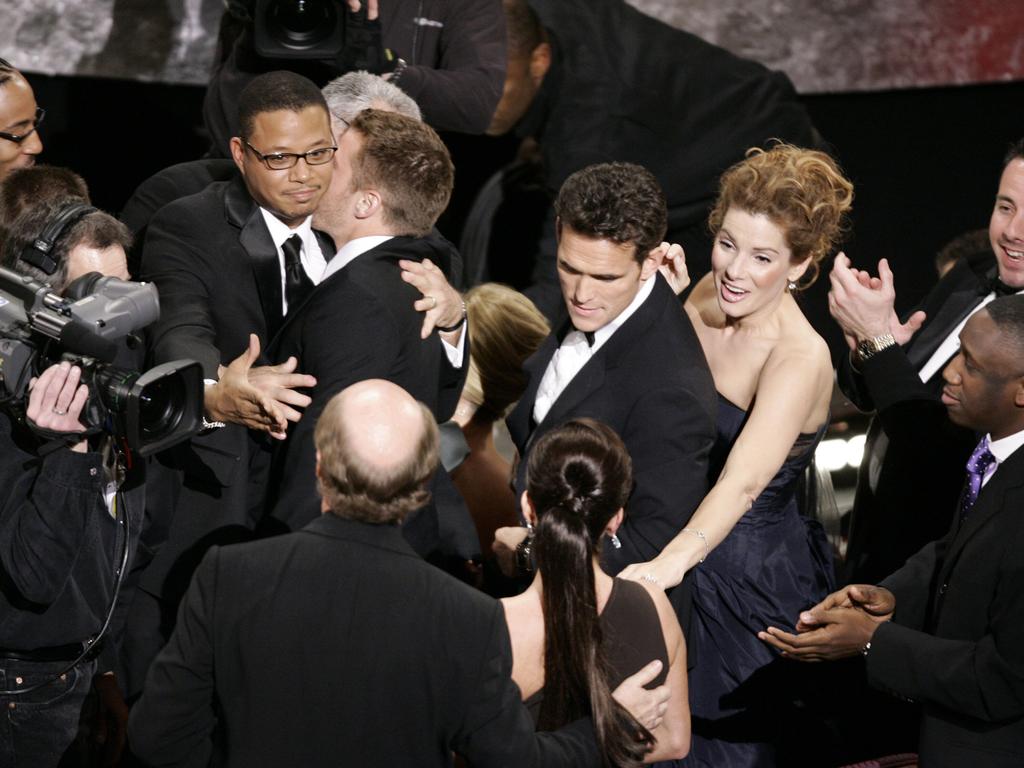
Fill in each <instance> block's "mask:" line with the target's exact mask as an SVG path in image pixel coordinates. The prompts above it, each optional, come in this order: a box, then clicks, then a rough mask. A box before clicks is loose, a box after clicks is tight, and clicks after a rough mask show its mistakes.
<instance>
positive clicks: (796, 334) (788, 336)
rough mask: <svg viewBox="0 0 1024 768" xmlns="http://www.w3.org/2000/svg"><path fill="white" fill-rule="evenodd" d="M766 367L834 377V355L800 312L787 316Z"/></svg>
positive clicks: (795, 373) (798, 373)
mask: <svg viewBox="0 0 1024 768" xmlns="http://www.w3.org/2000/svg"><path fill="white" fill-rule="evenodd" d="M765 367H766V368H769V367H771V368H775V369H780V370H786V369H793V371H794V375H807V374H808V373H814V374H817V375H825V376H826V377H828V378H831V376H832V355H831V352H829V348H828V344H826V343H825V340H824V339H823V338H822V337H821V336H820V335H819V334H818V332H817V331H815V330H814V327H813V326H812V325H811V324H810V323H809V322H807V318H805V317H804V316H803V314H802V313H799V312H797V313H796V314H795V315H794V316H793V317H791V318H788V319H787V321H786V323H785V325H784V327H783V333H782V334H781V335H780V336H779V340H778V342H777V343H776V344H775V345H774V347H773V348H772V351H771V353H770V354H769V356H768V360H767V361H766V364H765Z"/></svg>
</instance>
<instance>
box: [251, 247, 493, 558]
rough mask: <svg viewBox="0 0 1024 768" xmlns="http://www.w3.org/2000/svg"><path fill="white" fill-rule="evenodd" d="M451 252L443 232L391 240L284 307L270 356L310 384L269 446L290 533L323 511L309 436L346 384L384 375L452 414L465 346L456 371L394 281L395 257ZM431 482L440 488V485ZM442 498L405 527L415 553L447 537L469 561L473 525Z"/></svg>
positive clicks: (272, 500)
mask: <svg viewBox="0 0 1024 768" xmlns="http://www.w3.org/2000/svg"><path fill="white" fill-rule="evenodd" d="M452 251H453V246H452V245H451V243H449V242H448V241H447V240H445V239H444V238H443V237H441V236H440V235H435V234H431V235H428V236H426V237H420V238H412V237H395V238H392V239H391V240H388V241H387V242H385V243H383V244H381V245H379V246H377V247H376V248H373V249H371V250H369V251H366V252H365V253H363V254H361V255H359V256H357V257H356V258H355V260H354V261H352V262H351V263H349V264H348V265H346V266H345V267H344V268H343V269H341V270H340V271H338V272H335V273H334V274H333V275H331V276H330V277H329V278H327V279H326V280H324V282H322V283H321V284H320V285H319V286H317V288H316V290H315V291H313V293H312V295H311V296H310V297H309V299H308V300H307V301H306V302H305V303H304V304H303V305H302V307H300V308H299V309H298V310H297V311H296V312H294V313H289V317H288V320H287V322H286V323H285V326H284V327H283V328H282V330H281V332H280V333H279V334H278V336H277V338H276V339H275V340H274V342H273V344H272V346H271V356H272V357H273V358H274V359H277V358H280V359H285V358H286V357H288V356H290V355H295V356H296V357H297V358H298V359H299V360H301V361H302V370H303V371H304V372H305V373H308V374H311V375H313V376H315V377H316V380H317V384H316V386H315V387H314V388H313V390H312V391H311V392H310V393H309V394H310V396H311V397H312V398H313V402H312V403H311V404H310V406H309V407H308V408H306V410H305V413H304V414H303V416H302V419H301V420H300V421H299V423H298V424H295V425H293V426H292V427H291V428H290V429H289V432H288V439H287V440H286V441H285V442H284V444H283V445H279V446H276V448H275V455H274V469H273V472H272V475H271V481H270V483H269V487H270V492H269V496H268V499H267V504H268V509H270V510H272V515H273V517H274V518H275V519H277V520H279V521H281V522H283V523H285V524H286V525H287V527H288V529H289V530H297V529H299V528H301V527H302V526H304V525H305V524H306V523H308V522H309V521H310V520H313V519H315V518H316V517H318V516H319V515H320V496H319V494H318V493H317V488H316V480H315V473H314V468H315V466H316V450H315V446H314V444H313V432H314V429H315V427H316V421H317V419H318V418H319V417H320V414H321V413H322V412H323V409H324V408H325V407H326V405H327V403H328V401H329V400H330V399H331V398H332V397H333V396H334V395H336V394H337V393H338V392H340V391H341V390H343V389H344V388H345V387H347V386H349V385H350V384H355V383H356V382H358V381H363V380H365V379H386V380H388V381H392V382H394V383H395V384H398V385H399V386H400V387H402V388H403V389H405V390H406V391H407V392H409V394H411V395H412V396H413V397H415V398H416V399H417V400H419V401H420V402H422V403H424V404H425V405H426V406H427V407H428V408H430V410H431V411H432V412H433V414H434V417H435V418H436V419H437V420H438V421H439V422H441V421H447V420H448V419H449V418H451V415H452V413H453V412H454V411H455V406H456V404H457V403H458V398H459V394H460V392H461V391H462V384H463V382H464V381H465V372H466V370H467V369H468V367H469V366H468V362H469V358H468V346H467V347H466V353H465V360H464V364H463V365H462V367H461V368H460V369H454V368H452V367H451V365H450V364H449V362H448V360H447V358H446V356H445V353H444V349H443V347H442V343H441V341H440V339H438V338H437V337H436V336H431V337H429V338H427V339H421V338H420V328H421V327H422V325H423V315H422V314H421V313H419V312H417V311H416V310H415V309H413V303H414V301H415V300H416V299H417V298H419V297H420V294H419V292H418V291H417V290H416V289H415V288H413V287H412V286H411V285H409V284H408V283H406V282H405V281H403V280H402V279H401V276H400V272H401V270H400V268H399V266H398V261H399V259H409V260H411V261H422V260H423V259H425V258H429V259H430V260H431V261H433V262H434V263H435V264H439V265H445V264H448V263H451V261H452V260H453V259H452ZM467 341H468V340H467ZM437 483H441V484H442V485H443V486H444V487H443V488H441V489H437V488H436V484H437ZM449 490H450V491H452V493H454V488H453V487H452V486H451V481H450V480H449V479H448V478H447V474H446V473H444V472H439V473H438V477H437V479H436V480H435V493H441V494H442V495H444V494H445V493H446V491H449ZM447 501H448V503H445V504H442V505H441V506H440V509H439V516H437V515H435V514H434V510H435V509H438V508H437V505H433V506H431V507H430V508H429V510H430V512H429V513H428V514H426V515H423V514H416V515H414V516H412V517H411V518H410V520H409V521H408V522H407V524H406V530H407V533H408V534H409V536H410V541H411V542H412V543H413V544H414V546H415V548H416V550H417V551H418V552H420V553H421V554H427V553H428V552H430V551H432V550H433V549H436V548H438V547H440V546H441V544H440V542H441V541H444V542H446V545H445V546H444V547H442V549H444V550H445V551H446V552H456V553H461V554H462V556H463V558H464V559H468V558H469V557H471V556H473V555H475V554H477V550H478V549H479V543H478V540H477V539H476V535H475V533H474V532H473V531H474V530H475V529H474V528H473V525H472V521H471V520H470V518H469V513H468V512H467V511H466V509H465V505H464V504H463V503H462V502H461V500H460V499H459V498H458V496H457V494H455V496H454V498H452V497H447Z"/></svg>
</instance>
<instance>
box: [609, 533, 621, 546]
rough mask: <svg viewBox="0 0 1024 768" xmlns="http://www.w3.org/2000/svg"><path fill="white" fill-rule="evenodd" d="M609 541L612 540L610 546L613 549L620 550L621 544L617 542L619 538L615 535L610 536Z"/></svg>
mask: <svg viewBox="0 0 1024 768" xmlns="http://www.w3.org/2000/svg"><path fill="white" fill-rule="evenodd" d="M611 540H612V546H613V547H614V548H615V549H622V542H621V541H619V537H618V536H617V535H616V534H614V533H613V534H612V536H611Z"/></svg>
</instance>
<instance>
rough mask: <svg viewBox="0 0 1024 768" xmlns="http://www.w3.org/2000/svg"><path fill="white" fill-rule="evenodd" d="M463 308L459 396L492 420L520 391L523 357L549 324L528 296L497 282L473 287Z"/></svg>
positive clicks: (523, 377)
mask: <svg viewBox="0 0 1024 768" xmlns="http://www.w3.org/2000/svg"><path fill="white" fill-rule="evenodd" d="M466 314H467V315H468V316H469V339H470V348H469V350H470V351H469V371H468V372H467V374H466V385H465V387H464V388H463V390H462V396H463V397H464V398H466V399H467V400H469V401H470V402H471V403H473V404H475V405H476V406H477V418H479V419H481V420H484V421H496V420H497V419H500V418H501V417H502V416H504V415H505V412H506V411H507V410H508V408H509V407H510V406H511V405H512V404H513V403H514V402H515V401H516V400H518V399H519V397H520V395H522V394H523V390H524V389H525V388H526V374H524V373H523V362H524V361H525V360H526V358H528V357H529V356H530V355H532V354H533V353H534V352H536V351H537V349H538V348H539V347H540V345H541V344H542V343H543V341H544V339H546V338H547V336H548V334H549V333H550V332H551V329H550V328H549V326H548V321H547V320H546V319H545V318H544V315H542V314H541V313H540V311H539V310H538V309H537V307H535V306H534V304H533V302H532V301H530V300H529V299H528V298H526V297H525V296H524V295H523V294H521V293H519V292H518V291H515V290H513V289H512V288H509V287H508V286H505V285H500V284H498V283H484V284H482V285H478V286H476V287H475V288H473V289H471V290H470V291H469V292H468V293H467V294H466Z"/></svg>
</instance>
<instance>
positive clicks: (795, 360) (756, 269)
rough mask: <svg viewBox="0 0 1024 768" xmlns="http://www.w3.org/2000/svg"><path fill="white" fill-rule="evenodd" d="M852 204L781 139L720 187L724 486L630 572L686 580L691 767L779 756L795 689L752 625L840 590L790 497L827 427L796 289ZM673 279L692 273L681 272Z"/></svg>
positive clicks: (783, 620)
mask: <svg viewBox="0 0 1024 768" xmlns="http://www.w3.org/2000/svg"><path fill="white" fill-rule="evenodd" d="M852 199H853V185H852V184H851V183H850V182H849V181H848V180H847V179H846V178H844V176H843V175H842V173H841V172H840V170H839V168H838V167H837V166H836V164H835V163H834V162H833V160H832V159H831V158H830V157H829V156H828V155H825V154H823V153H821V152H817V151H812V150H806V149H800V148H797V147H793V146H789V145H786V144H779V145H776V146H774V147H772V148H771V149H769V150H768V151H763V150H760V149H751V150H749V151H748V152H747V156H746V159H744V160H743V161H741V162H740V163H737V164H736V165H734V166H733V167H732V168H730V169H729V170H727V171H726V172H725V173H724V174H723V175H722V178H721V180H720V182H719V195H718V200H717V203H716V204H715V207H714V209H713V211H712V212H711V215H710V218H709V225H710V229H711V231H712V233H713V235H714V245H713V250H712V255H711V265H712V269H711V272H710V273H709V274H708V275H706V276H705V277H704V278H703V279H702V280H701V281H700V282H699V283H698V284H697V285H696V286H695V288H694V290H693V292H692V293H691V295H690V297H689V298H688V300H687V302H686V311H687V313H688V314H689V316H690V319H691V320H692V322H693V325H694V328H695V329H696V330H697V336H698V337H699V338H700V342H701V346H702V347H703V349H704V354H705V356H706V357H707V361H708V366H709V367H710V369H711V374H712V376H713V377H714V381H715V388H716V389H717V390H718V394H719V409H718V439H717V441H716V444H715V446H714V448H713V449H712V456H711V460H710V472H711V475H710V477H711V482H712V483H713V487H712V488H711V490H710V491H709V492H708V495H707V496H706V497H705V499H704V500H703V501H702V502H701V504H700V506H699V507H698V508H697V510H696V512H694V514H693V517H692V518H691V519H690V522H689V523H688V525H687V526H686V528H684V529H683V530H682V531H681V532H680V533H679V534H678V535H677V536H676V537H675V539H673V540H672V541H671V542H670V543H669V544H668V546H666V547H665V549H664V550H663V551H662V553H661V554H660V555H659V556H658V557H656V558H655V559H654V560H651V561H650V562H647V563H637V564H634V565H631V566H630V567H629V568H627V569H626V570H625V571H623V573H622V574H621V575H623V576H625V577H627V578H633V579H637V580H643V581H647V582H650V583H654V584H658V585H660V586H661V587H663V588H666V589H667V588H669V587H672V586H674V585H676V584H679V583H680V582H681V581H682V579H683V577H684V576H686V578H687V580H688V581H689V582H690V584H691V588H692V593H693V613H692V617H691V623H690V625H689V627H688V641H689V643H690V645H689V647H690V652H691V654H692V655H693V659H694V664H695V667H694V669H693V670H691V675H690V706H691V709H692V712H693V718H694V719H693V746H692V750H691V753H690V757H689V758H688V759H687V762H686V765H700V766H705V765H706V766H725V765H728V766H730V768H736V767H738V766H770V765H774V764H775V750H774V747H773V741H774V740H775V738H776V736H777V734H778V729H779V726H780V723H779V717H780V713H782V712H783V711H784V708H783V707H782V706H780V701H782V699H780V696H784V695H785V694H786V693H792V692H791V691H787V686H786V685H781V686H780V685H779V683H778V680H779V678H778V677H777V676H776V672H779V671H782V673H783V678H782V679H783V680H785V681H787V682H788V681H789V678H787V677H786V674H785V673H786V672H787V670H786V669H785V668H780V667H777V666H776V667H773V668H771V669H768V667H769V666H770V665H771V664H772V662H773V660H775V659H776V655H775V653H774V652H773V651H772V650H771V649H770V648H768V647H767V646H766V645H764V644H762V643H761V641H760V640H758V638H757V632H758V631H759V630H761V629H762V628H763V627H765V626H780V625H781V626H785V627H789V628H792V627H793V622H794V621H795V620H796V617H797V616H798V615H799V612H800V611H801V610H803V609H806V608H808V607H810V606H812V605H815V604H816V603H817V602H818V601H820V600H821V599H822V598H824V597H825V596H826V595H827V594H828V593H829V592H830V591H831V590H832V589H833V566H832V561H831V553H830V550H829V548H828V544H827V542H826V541H825V537H824V533H823V531H822V530H821V528H820V526H818V525H817V523H816V522H813V521H811V520H809V519H807V518H804V517H802V516H801V515H800V513H799V512H798V510H797V505H796V498H795V493H796V487H797V481H798V480H799V478H800V476H801V475H802V474H803V471H804V469H805V468H806V467H807V465H808V463H809V462H810V461H811V459H812V457H813V455H814V449H815V446H816V445H817V444H818V441H819V440H820V439H821V437H822V435H823V434H824V431H825V428H826V426H827V425H828V421H829V401H830V399H831V394H832V382H833V375H832V363H831V358H830V356H829V350H828V347H827V345H826V344H825V341H824V340H823V339H822V338H821V337H820V336H819V335H818V334H817V333H816V332H815V331H814V329H813V328H812V327H811V325H810V323H809V322H808V321H807V319H806V318H805V317H804V314H803V312H802V311H801V310H800V307H799V305H798V304H797V301H796V294H797V293H798V292H799V291H800V290H801V289H802V288H806V287H807V286H808V285H810V284H811V283H812V282H813V281H814V279H815V278H816V277H817V275H818V272H819V265H820V264H821V262H822V260H823V259H825V257H826V256H828V255H829V253H830V251H831V250H832V248H833V246H834V244H835V243H836V241H837V240H838V239H839V236H840V235H841V233H842V231H843V226H844V223H845V217H846V213H847V211H849V209H850V207H851V202H852ZM675 276H676V277H677V278H678V277H680V276H683V279H684V280H685V268H682V267H678V266H677V268H676V273H675ZM677 282H678V281H677ZM677 287H679V286H678V285H677ZM680 289H681V288H680ZM783 663H785V662H784V660H783Z"/></svg>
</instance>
